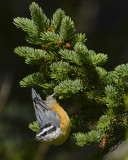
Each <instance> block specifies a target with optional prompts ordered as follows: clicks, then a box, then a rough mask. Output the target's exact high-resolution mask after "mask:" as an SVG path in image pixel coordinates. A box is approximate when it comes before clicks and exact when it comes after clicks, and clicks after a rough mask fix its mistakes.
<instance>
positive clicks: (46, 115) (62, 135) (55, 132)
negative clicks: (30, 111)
mask: <svg viewBox="0 0 128 160" xmlns="http://www.w3.org/2000/svg"><path fill="white" fill-rule="evenodd" d="M54 95H55V94H52V95H50V96H48V97H47V98H46V101H44V100H42V99H41V97H40V95H39V94H38V93H37V92H36V91H35V90H34V89H33V88H32V100H33V105H34V109H35V115H36V119H37V122H38V125H39V127H40V130H39V131H38V132H37V133H36V138H35V139H36V140H37V141H41V142H43V143H48V144H53V145H61V144H63V143H64V142H65V141H66V140H67V138H68V137H69V134H70V119H69V116H68V114H67V113H66V111H65V110H64V109H63V108H62V107H61V106H60V105H59V104H58V103H57V101H56V99H55V98H54V97H53V96H54Z"/></svg>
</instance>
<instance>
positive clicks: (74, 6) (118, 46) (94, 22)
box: [0, 0, 128, 160]
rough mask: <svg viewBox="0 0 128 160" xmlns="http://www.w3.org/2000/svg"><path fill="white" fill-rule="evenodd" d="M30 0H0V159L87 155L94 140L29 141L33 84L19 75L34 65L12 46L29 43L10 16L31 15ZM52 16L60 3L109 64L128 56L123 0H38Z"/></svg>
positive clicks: (127, 11) (126, 4)
mask: <svg viewBox="0 0 128 160" xmlns="http://www.w3.org/2000/svg"><path fill="white" fill-rule="evenodd" d="M31 2H32V1H31V0H27V1H25V0H0V55H1V57H0V159H1V160H43V159H44V160H49V159H51V158H52V159H53V160H65V159H66V160H72V159H73V160H77V159H80V160H85V159H86V160H87V159H88V157H89V156H90V154H89V153H90V152H91V154H92V153H95V151H96V146H95V145H94V146H93V147H92V146H89V147H87V146H85V147H84V148H83V149H81V148H74V147H72V146H69V145H68V144H64V145H62V146H60V147H54V146H48V145H44V144H39V143H37V142H34V141H32V139H33V138H34V136H35V134H34V133H32V132H31V130H29V129H28V124H29V123H30V122H32V121H34V120H35V116H34V109H33V106H32V100H31V88H26V89H25V88H20V86H19V81H20V80H21V79H22V78H23V77H25V76H26V75H28V74H29V73H32V72H33V71H34V70H36V68H31V67H30V66H28V65H26V64H24V59H23V58H20V57H19V56H17V55H16V54H15V53H14V52H13V50H14V48H15V47H17V46H22V45H27V43H26V42H25V40H24V38H25V33H24V32H23V31H21V30H20V29H17V28H16V27H15V26H14V25H13V18H16V17H28V18H29V17H30V13H29V5H30V4H31ZM35 2H37V3H38V4H39V6H40V7H42V8H43V10H44V12H45V14H46V15H47V16H48V17H49V18H51V17H52V14H53V13H54V12H55V11H56V9H58V8H62V9H63V10H65V12H66V14H67V15H69V16H70V17H71V18H72V19H73V21H74V22H75V26H76V29H77V32H82V33H85V34H86V36H87V41H86V45H87V47H88V49H92V50H94V51H95V52H97V53H106V54H108V57H109V59H108V62H107V63H106V65H105V68H106V69H107V70H113V69H114V67H116V66H117V65H119V64H123V63H127V62H128V55H127V53H128V1H127V0H122V1H121V0H97V1H96V0H70V1H69V0H37V1H35Z"/></svg>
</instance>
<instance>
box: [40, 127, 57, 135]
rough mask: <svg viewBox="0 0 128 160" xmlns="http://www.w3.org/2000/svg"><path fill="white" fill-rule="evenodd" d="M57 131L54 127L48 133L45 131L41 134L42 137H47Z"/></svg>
mask: <svg viewBox="0 0 128 160" xmlns="http://www.w3.org/2000/svg"><path fill="white" fill-rule="evenodd" d="M54 131H56V127H53V128H51V129H49V130H48V131H45V132H44V133H43V134H40V136H43V137H44V136H46V135H47V134H50V133H52V132H54Z"/></svg>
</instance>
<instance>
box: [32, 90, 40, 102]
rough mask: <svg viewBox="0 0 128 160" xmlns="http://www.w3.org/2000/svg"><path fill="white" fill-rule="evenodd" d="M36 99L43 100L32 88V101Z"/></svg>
mask: <svg viewBox="0 0 128 160" xmlns="http://www.w3.org/2000/svg"><path fill="white" fill-rule="evenodd" d="M35 98H39V99H41V97H40V95H39V94H38V93H37V92H36V91H35V90H34V89H33V88H32V99H33V100H34V99H35Z"/></svg>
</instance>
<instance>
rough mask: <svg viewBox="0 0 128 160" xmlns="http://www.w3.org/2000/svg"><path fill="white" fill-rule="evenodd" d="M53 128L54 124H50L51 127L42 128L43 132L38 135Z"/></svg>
mask: <svg viewBox="0 0 128 160" xmlns="http://www.w3.org/2000/svg"><path fill="white" fill-rule="evenodd" d="M51 128H54V126H53V125H52V126H50V127H46V128H44V129H43V130H42V132H40V133H39V134H37V136H40V135H41V134H43V133H44V132H47V131H48V130H50V129H51Z"/></svg>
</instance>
